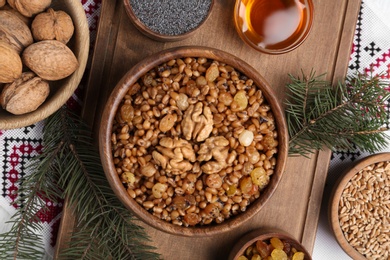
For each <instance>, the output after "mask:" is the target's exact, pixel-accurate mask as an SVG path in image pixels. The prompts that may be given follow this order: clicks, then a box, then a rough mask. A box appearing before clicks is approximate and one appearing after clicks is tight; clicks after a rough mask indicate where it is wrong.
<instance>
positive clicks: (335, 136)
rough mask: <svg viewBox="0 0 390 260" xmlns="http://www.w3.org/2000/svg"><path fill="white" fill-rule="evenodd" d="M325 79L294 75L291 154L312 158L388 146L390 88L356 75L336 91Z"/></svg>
mask: <svg viewBox="0 0 390 260" xmlns="http://www.w3.org/2000/svg"><path fill="white" fill-rule="evenodd" d="M323 76H324V75H320V76H316V75H315V73H314V72H312V73H311V74H310V75H305V74H302V78H299V77H294V76H292V75H290V79H291V83H289V84H288V85H287V88H288V90H289V93H288V94H287V95H288V98H287V101H286V102H285V103H286V118H287V124H288V132H289V136H290V141H289V154H290V155H292V156H294V155H303V156H308V155H309V154H311V153H313V152H314V151H316V150H321V149H323V148H324V147H327V148H329V149H331V150H332V151H336V150H337V151H346V150H354V149H356V148H357V149H360V150H361V151H367V152H370V153H373V152H377V151H379V150H381V149H383V148H384V147H386V145H387V141H388V140H389V138H388V135H386V133H385V131H386V130H388V129H387V127H386V124H387V123H389V118H388V112H387V111H386V109H385V104H386V102H387V101H388V100H389V98H390V92H389V91H388V90H386V87H388V86H389V83H388V82H385V81H384V80H382V79H381V77H380V76H379V75H378V76H368V75H363V74H357V75H354V76H352V77H347V78H346V81H345V82H343V83H341V82H340V83H339V84H337V85H335V86H333V85H332V84H331V83H329V82H327V81H325V80H324V79H323Z"/></svg>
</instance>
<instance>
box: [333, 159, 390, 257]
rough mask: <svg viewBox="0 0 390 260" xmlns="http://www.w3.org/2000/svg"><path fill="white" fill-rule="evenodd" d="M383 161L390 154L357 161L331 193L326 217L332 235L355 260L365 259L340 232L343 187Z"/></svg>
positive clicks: (345, 172)
mask: <svg viewBox="0 0 390 260" xmlns="http://www.w3.org/2000/svg"><path fill="white" fill-rule="evenodd" d="M384 161H390V152H384V153H378V154H373V155H370V156H367V157H365V158H363V159H361V160H359V161H358V162H357V163H355V164H354V165H352V166H351V167H349V168H348V169H347V170H345V171H344V173H343V174H341V176H340V177H339V178H338V179H337V181H336V183H335V185H334V187H333V190H332V192H331V196H330V200H329V207H328V216H329V221H330V226H331V229H332V232H333V235H334V236H335V238H336V241H337V243H338V244H339V245H340V247H341V248H342V249H343V250H344V251H345V252H346V253H347V254H348V255H349V256H350V257H352V258H353V259H355V260H364V259H366V258H365V257H364V256H363V255H362V254H360V253H359V252H358V251H357V250H356V249H355V248H354V247H352V246H351V245H350V244H349V243H348V241H347V239H346V238H345V237H344V234H343V232H342V230H341V226H340V222H339V213H338V208H339V201H340V197H341V194H342V192H343V190H344V188H345V186H346V185H347V183H348V182H349V181H350V179H351V178H352V177H353V176H354V175H355V174H357V173H358V172H359V171H361V170H362V169H364V168H365V167H367V166H369V165H372V164H375V163H379V162H384Z"/></svg>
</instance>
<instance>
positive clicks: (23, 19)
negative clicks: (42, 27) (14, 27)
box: [0, 0, 32, 27]
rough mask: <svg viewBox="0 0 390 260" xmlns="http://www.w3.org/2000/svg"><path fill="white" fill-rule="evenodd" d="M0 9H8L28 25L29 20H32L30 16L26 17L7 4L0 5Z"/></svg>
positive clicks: (29, 23)
mask: <svg viewBox="0 0 390 260" xmlns="http://www.w3.org/2000/svg"><path fill="white" fill-rule="evenodd" d="M0 1H1V0H0ZM0 10H5V11H9V12H11V13H13V14H14V15H16V16H17V17H19V19H20V20H22V21H23V22H24V23H25V24H26V25H27V26H28V27H30V25H31V21H32V20H31V17H26V16H24V15H22V14H21V13H19V11H18V10H16V9H13V8H12V7H11V6H10V5H9V4H5V5H4V6H2V7H0Z"/></svg>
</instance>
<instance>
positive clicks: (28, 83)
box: [0, 72, 50, 115]
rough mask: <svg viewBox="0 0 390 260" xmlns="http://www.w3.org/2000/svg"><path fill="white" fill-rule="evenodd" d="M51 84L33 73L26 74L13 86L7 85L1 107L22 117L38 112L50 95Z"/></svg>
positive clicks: (2, 95)
mask: <svg viewBox="0 0 390 260" xmlns="http://www.w3.org/2000/svg"><path fill="white" fill-rule="evenodd" d="M49 92H50V88H49V83H48V82H47V81H45V80H43V79H41V78H40V77H37V76H36V75H35V74H34V73H32V72H25V73H23V74H22V76H21V77H20V78H19V79H17V80H15V81H14V82H13V83H11V84H7V85H5V87H4V89H3V91H2V93H1V95H0V103H1V106H2V107H3V108H4V109H5V110H7V111H8V112H10V113H12V114H15V115H21V114H25V113H29V112H32V111H34V110H36V109H37V108H38V107H39V106H40V105H41V104H42V103H43V102H44V101H45V100H46V98H47V96H48V95H49Z"/></svg>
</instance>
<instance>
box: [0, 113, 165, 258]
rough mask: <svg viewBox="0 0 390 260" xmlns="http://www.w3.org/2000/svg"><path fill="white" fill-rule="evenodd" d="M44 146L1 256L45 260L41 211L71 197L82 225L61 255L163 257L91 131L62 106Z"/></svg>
mask: <svg viewBox="0 0 390 260" xmlns="http://www.w3.org/2000/svg"><path fill="white" fill-rule="evenodd" d="M43 143H44V149H43V151H42V154H41V155H39V156H37V157H36V158H35V159H34V161H33V163H32V164H31V166H30V169H31V170H32V173H31V174H29V175H26V177H25V178H24V179H23V181H22V182H20V184H19V185H20V187H19V191H18V197H19V200H18V201H17V203H18V205H21V206H22V207H20V208H19V210H18V211H17V213H16V214H15V215H14V216H13V218H12V222H13V227H12V229H11V230H10V231H9V232H7V233H5V234H2V235H0V259H42V257H43V255H42V252H43V251H44V250H43V243H42V237H39V236H38V235H36V233H37V232H36V231H37V230H39V229H40V228H41V225H40V223H39V220H38V219H37V217H36V213H37V212H38V211H39V210H42V207H43V208H45V203H43V201H45V200H46V199H50V200H51V201H52V202H57V203H58V202H59V201H60V199H64V198H68V200H69V202H70V204H71V205H74V206H75V214H74V215H75V216H76V218H77V219H76V223H77V225H76V227H75V229H74V230H73V233H72V236H71V241H70V244H69V245H66V246H65V249H64V250H63V251H61V252H60V257H59V258H60V259H159V255H158V254H157V253H155V252H154V249H155V248H154V247H152V246H150V245H148V243H149V242H150V239H149V237H148V236H147V234H146V232H145V230H143V228H142V227H140V226H139V225H137V224H136V223H135V222H136V219H135V218H134V217H133V216H132V215H131V213H130V212H129V211H128V210H127V209H126V208H125V207H124V206H123V205H122V204H121V203H120V201H119V200H118V199H117V197H116V196H115V194H114V192H113V191H112V189H111V188H110V186H109V184H108V182H107V180H106V178H105V176H104V172H103V168H102V165H101V162H100V157H99V154H98V152H97V151H96V149H95V147H94V146H93V145H92V143H93V142H92V139H91V131H90V130H89V129H88V127H87V126H86V125H85V124H84V123H83V122H82V121H81V120H80V119H79V118H78V117H77V116H76V115H74V114H72V113H71V112H70V111H68V110H67V109H66V108H61V109H60V110H59V111H57V112H56V113H54V114H53V115H52V116H51V117H49V118H48V120H47V122H46V124H45V129H44V136H43Z"/></svg>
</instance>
